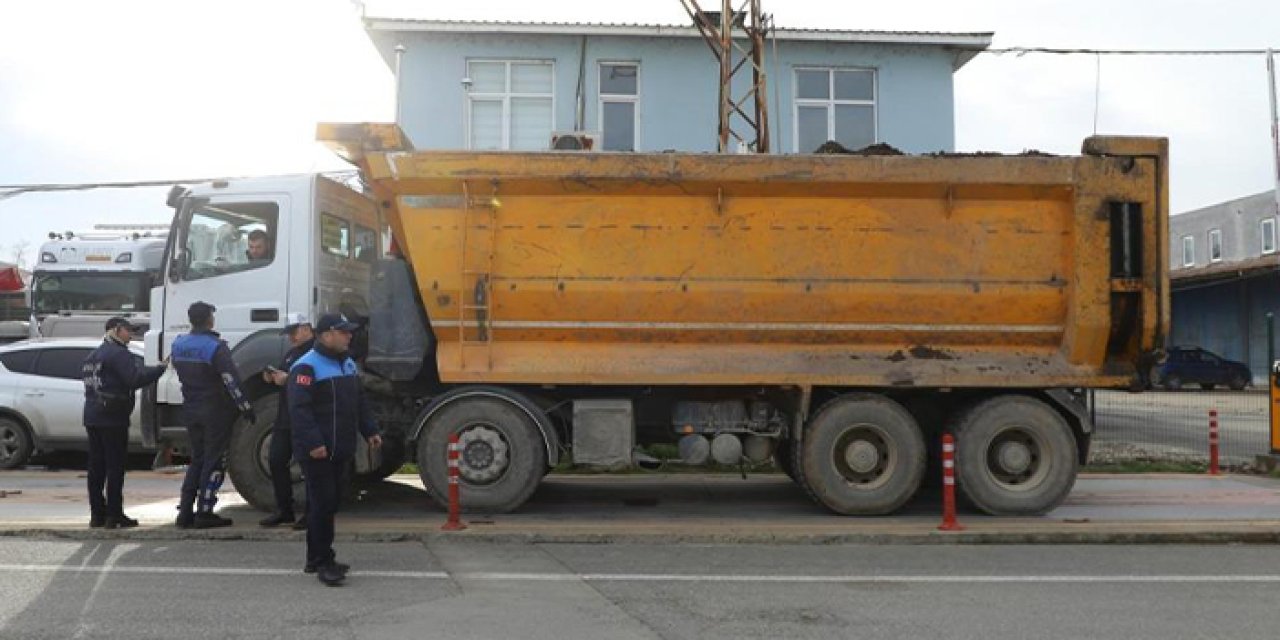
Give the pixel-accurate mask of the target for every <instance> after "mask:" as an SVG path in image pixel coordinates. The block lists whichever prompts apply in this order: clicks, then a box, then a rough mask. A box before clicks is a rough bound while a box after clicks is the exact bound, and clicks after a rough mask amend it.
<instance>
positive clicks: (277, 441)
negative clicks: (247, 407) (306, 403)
mask: <svg viewBox="0 0 1280 640" xmlns="http://www.w3.org/2000/svg"><path fill="white" fill-rule="evenodd" d="M281 333H283V334H284V335H286V336H288V337H289V344H290V345H292V347H291V348H290V349H289V352H288V353H286V354H285V355H284V362H283V363H281V366H280V367H279V368H275V367H268V368H267V370H266V371H263V372H262V378H263V381H264V382H266V383H267V384H271V385H275V386H277V387H284V385H285V383H286V382H288V380H289V369H291V368H292V367H293V363H295V362H297V361H298V359H299V358H301V357H302V356H304V355H307V353H308V352H310V351H311V349H312V347H314V346H315V338H314V336H313V335H312V329H311V321H310V320H307V316H306V315H304V314H301V313H291V314H289V317H288V324H286V325H285V327H284V331H282V332H281ZM283 391H284V390H283V389H281V393H280V398H279V402H278V404H277V409H276V421H275V423H274V424H272V425H271V448H270V450H269V451H268V452H267V469H268V470H269V471H271V486H272V490H273V492H274V493H275V498H276V510H275V512H274V513H272V514H271V515H269V516H267V517H266V518H263V519H262V520H260V521H259V522H258V525H259V526H263V527H275V526H279V525H282V524H287V525H290V526H291V528H293V529H294V530H300V529H306V528H307V519H306V516H305V514H304V516H303V517H302V518H298V519H297V520H294V511H293V473H292V471H290V469H289V461H290V460H292V459H293V431H292V430H290V428H289V400H288V398H286V397H285V394H284V393H283Z"/></svg>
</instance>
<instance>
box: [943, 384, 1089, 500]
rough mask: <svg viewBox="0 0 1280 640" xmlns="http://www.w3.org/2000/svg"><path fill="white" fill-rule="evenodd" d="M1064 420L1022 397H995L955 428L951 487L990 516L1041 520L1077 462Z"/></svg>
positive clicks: (1060, 496)
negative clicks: (954, 477)
mask: <svg viewBox="0 0 1280 640" xmlns="http://www.w3.org/2000/svg"><path fill="white" fill-rule="evenodd" d="M1076 451H1077V449H1076V440H1075V435H1074V434H1072V432H1071V427H1070V426H1069V425H1068V424H1067V421H1066V420H1064V419H1063V418H1062V416H1060V415H1058V412H1057V411H1054V410H1053V408H1052V407H1050V406H1048V405H1046V404H1045V403H1043V402H1041V401H1039V400H1036V399H1034V398H1029V397H1026V396H1000V397H997V398H992V399H990V400H986V401H984V402H980V403H978V404H977V405H976V406H974V407H972V408H970V409H968V410H967V411H966V412H965V413H964V414H963V415H962V416H961V417H960V420H959V421H958V422H957V424H956V484H957V485H958V487H959V488H960V493H961V495H963V496H964V497H965V498H967V499H968V500H969V502H971V503H973V505H974V506H976V507H977V508H979V509H981V510H982V511H984V512H986V513H989V514H991V515H1001V516H1004V515H1040V514H1043V513H1046V512H1048V511H1051V510H1053V509H1054V508H1056V507H1057V506H1058V505H1059V504H1061V503H1062V501H1063V500H1064V499H1066V497H1067V494H1068V493H1070V492H1071V487H1072V486H1074V485H1075V481H1076V472H1077V470H1078V467H1079V462H1078V461H1077V459H1076Z"/></svg>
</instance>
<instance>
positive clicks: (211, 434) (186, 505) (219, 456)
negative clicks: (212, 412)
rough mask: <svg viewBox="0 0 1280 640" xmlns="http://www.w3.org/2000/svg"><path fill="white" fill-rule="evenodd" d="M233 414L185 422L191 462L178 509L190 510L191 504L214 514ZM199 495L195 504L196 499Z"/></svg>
mask: <svg viewBox="0 0 1280 640" xmlns="http://www.w3.org/2000/svg"><path fill="white" fill-rule="evenodd" d="M235 418H236V414H235V413H233V412H229V413H228V414H227V415H225V416H213V417H212V419H210V417H206V416H200V417H198V419H197V420H196V421H189V422H188V424H187V443H188V446H190V447H191V462H190V464H188V465H187V475H186V476H185V477H184V478H183V479H182V496H181V498H180V499H179V501H178V511H179V512H181V513H191V510H192V505H195V506H196V508H197V510H199V511H201V512H203V513H213V506H214V505H215V504H217V502H218V487H220V486H222V480H223V478H224V477H225V474H226V466H225V464H226V463H225V461H224V458H225V457H226V455H227V446H228V445H229V444H231V426H232V425H233V424H235ZM197 496H198V497H199V503H198V504H197V502H196V498H197Z"/></svg>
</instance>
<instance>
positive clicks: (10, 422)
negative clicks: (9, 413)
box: [0, 418, 35, 469]
mask: <svg viewBox="0 0 1280 640" xmlns="http://www.w3.org/2000/svg"><path fill="white" fill-rule="evenodd" d="M34 451H35V441H34V440H32V439H31V432H30V431H28V430H27V425H25V424H22V423H21V422H19V421H18V420H15V419H13V418H0V469H20V468H22V467H24V466H26V464H27V461H29V460H30V459H31V454H32V453H33V452H34Z"/></svg>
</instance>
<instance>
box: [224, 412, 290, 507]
mask: <svg viewBox="0 0 1280 640" xmlns="http://www.w3.org/2000/svg"><path fill="white" fill-rule="evenodd" d="M279 402H280V394H278V393H273V394H270V395H266V396H263V397H261V398H258V399H257V400H256V401H254V403H253V412H254V413H255V414H257V420H256V421H255V422H254V424H252V425H249V424H247V423H245V422H244V420H236V424H235V426H234V427H233V428H232V432H231V447H230V450H229V451H228V452H227V474H228V475H229V476H231V484H233V485H235V487H236V491H237V492H238V493H239V494H240V496H241V497H243V498H244V499H245V501H246V502H248V503H249V504H250V505H252V506H253V508H255V509H258V510H261V511H268V512H270V511H275V509H276V497H275V491H274V490H273V489H272V486H271V471H270V468H269V467H268V464H267V453H268V452H269V451H270V450H271V436H272V433H271V427H272V426H273V425H274V424H275V422H276V407H277V406H278V404H279ZM289 470H290V472H291V473H290V475H292V476H293V510H294V513H295V514H298V515H301V514H303V513H306V509H307V488H306V485H304V484H303V482H302V471H301V468H300V467H299V466H298V463H296V462H290V463H289Z"/></svg>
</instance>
